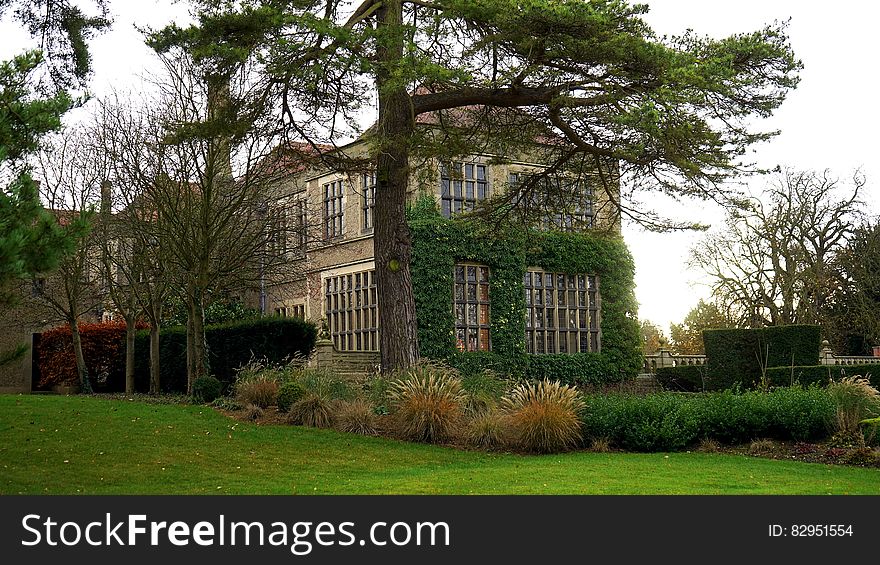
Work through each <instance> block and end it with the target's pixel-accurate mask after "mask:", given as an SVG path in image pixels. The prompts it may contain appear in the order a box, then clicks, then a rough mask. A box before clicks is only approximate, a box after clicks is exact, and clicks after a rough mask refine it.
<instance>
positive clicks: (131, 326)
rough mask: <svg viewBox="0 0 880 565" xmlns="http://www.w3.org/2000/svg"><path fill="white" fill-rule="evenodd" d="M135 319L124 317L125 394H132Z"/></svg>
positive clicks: (132, 316) (132, 315) (131, 314)
mask: <svg viewBox="0 0 880 565" xmlns="http://www.w3.org/2000/svg"><path fill="white" fill-rule="evenodd" d="M136 323H137V317H136V316H135V315H134V314H133V313H130V314H129V315H128V316H126V317H125V394H134V337H135V324H136Z"/></svg>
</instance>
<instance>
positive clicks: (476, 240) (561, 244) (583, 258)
mask: <svg viewBox="0 0 880 565" xmlns="http://www.w3.org/2000/svg"><path fill="white" fill-rule="evenodd" d="M409 218H410V219H409V223H410V229H411V230H412V235H413V247H412V263H411V265H412V279H413V289H414V292H415V299H416V317H417V320H418V334H419V345H420V349H421V355H422V356H423V357H428V358H432V359H445V360H447V361H449V362H450V363H451V364H452V365H454V366H456V367H458V368H459V369H460V370H462V371H463V372H465V373H472V372H479V371H481V370H483V369H485V368H492V369H494V370H497V371H499V372H502V373H506V374H514V375H520V376H527V377H530V378H550V379H559V380H561V381H563V382H566V383H600V382H609V381H617V380H620V379H621V378H624V377H632V376H635V374H636V373H638V371H639V368H640V367H641V365H642V353H641V347H640V345H641V344H640V342H639V328H638V322H637V320H636V307H637V303H636V299H635V293H634V286H635V285H634V282H633V276H634V264H633V260H632V257H631V256H630V254H629V250H628V249H627V247H626V245H625V244H624V243H623V240H622V239H621V238H619V237H608V236H603V235H598V234H588V233H579V234H575V233H560V232H540V231H531V230H522V229H519V230H516V229H512V228H508V229H507V230H501V231H499V230H497V229H496V230H492V231H490V230H489V229H488V228H487V227H485V226H482V225H480V224H479V223H477V222H472V221H471V222H468V221H462V220H455V219H453V220H447V219H444V218H443V217H442V216H441V215H440V213H439V211H438V210H437V208H436V206H435V204H434V202H433V200H432V199H430V198H425V199H421V200H419V201H418V202H417V203H416V204H415V205H414V206H413V208H411V209H410V217H409ZM464 261H466V262H474V263H481V264H484V265H488V266H489V268H490V290H489V300H490V319H489V322H490V333H491V340H492V351H491V352H489V353H487V352H473V353H461V352H459V351H458V350H457V349H456V340H455V320H454V317H453V312H452V290H453V267H454V265H455V263H456V262H464ZM528 267H540V268H543V269H545V270H547V271H554V272H564V273H570V274H575V273H588V274H595V275H597V276H598V277H599V291H600V296H601V302H600V312H601V314H600V315H601V331H602V347H601V352H600V353H577V354H546V355H528V354H526V353H525V327H524V319H525V308H526V304H525V293H524V291H523V277H524V275H525V272H526V269H527V268H528Z"/></svg>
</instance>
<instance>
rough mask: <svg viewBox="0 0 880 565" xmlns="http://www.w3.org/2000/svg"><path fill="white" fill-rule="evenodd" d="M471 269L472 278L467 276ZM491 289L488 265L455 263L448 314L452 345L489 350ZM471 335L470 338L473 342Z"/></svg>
mask: <svg viewBox="0 0 880 565" xmlns="http://www.w3.org/2000/svg"><path fill="white" fill-rule="evenodd" d="M471 269H473V272H474V278H473V280H471V279H470V272H471ZM484 273H485V278H484V277H483V274H484ZM459 274H461V276H459ZM471 288H473V294H471V292H470V290H471ZM491 293H492V270H491V268H490V267H489V266H488V265H483V264H480V263H470V262H457V263H456V264H455V266H454V267H453V272H452V318H453V321H454V336H455V340H456V349H458V350H459V351H492V295H491ZM471 307H473V310H471ZM471 312H473V316H471ZM471 335H473V338H474V341H473V346H471V341H470V340H471Z"/></svg>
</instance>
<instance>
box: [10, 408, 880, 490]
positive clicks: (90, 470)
mask: <svg viewBox="0 0 880 565" xmlns="http://www.w3.org/2000/svg"><path fill="white" fill-rule="evenodd" d="M0 469H2V472H0V493H5V494H11V493H27V494H37V493H104V494H110V493H116V494H119V493H131V494H139V493H249V494H270V493H284V494H288V493H299V494H328V493H350V494H365V493H372V494H386V493H387V494H390V493H397V494H399V493H430V494H440V493H443V494H447V493H448V494H453V493H455V494H458V493H480V494H494V493H503V494H539V493H554V494H555V493H560V494H562V493H565V494H649V493H650V494H826V493H833V494H844V493H852V494H856V493H860V494H880V470H878V469H860V468H853V467H835V466H825V465H817V464H806V463H798V462H787V461H771V460H768V459H757V458H750V457H742V456H733V455H720V454H700V453H670V454H598V453H570V454H566V455H550V456H519V455H501V454H485V453H477V452H466V451H459V450H455V449H448V448H442V447H432V446H426V445H416V444H410V443H404V442H398V441H392V440H386V439H381V438H363V437H359V436H351V435H346V434H341V433H337V432H334V431H330V430H317V429H309V428H299V427H288V426H255V425H248V424H242V423H238V422H235V421H233V420H230V419H228V418H226V417H224V416H223V415H221V414H218V413H217V412H215V411H213V410H212V409H210V408H206V407H200V406H175V405H150V404H144V403H140V402H133V401H121V400H104V399H98V398H85V397H60V396H37V395H34V396H0Z"/></svg>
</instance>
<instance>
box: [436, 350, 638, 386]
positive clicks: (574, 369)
mask: <svg viewBox="0 0 880 565" xmlns="http://www.w3.org/2000/svg"><path fill="white" fill-rule="evenodd" d="M448 362H449V365H451V366H452V367H454V368H455V369H457V370H458V371H459V372H460V373H461V374H462V375H463V376H472V375H476V374H479V373H482V372H483V371H484V370H487V369H488V370H492V371H495V372H497V373H498V374H500V375H507V376H513V377H521V378H527V379H533V380H553V381H560V382H561V383H563V384H567V385H572V386H577V385H586V384H603V383H612V382H618V381H620V380H622V378H623V375H622V374H621V371H620V369H619V368H616V367H615V365H614V364H613V363H612V362H611V361H610V360H609V359H608V357H607V356H605V355H599V354H596V353H575V354H571V355H569V354H551V355H528V354H525V353H522V354H513V355H501V354H499V353H493V352H472V353H458V354H455V355H453V356H451V357H450V358H449V359H448Z"/></svg>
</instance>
